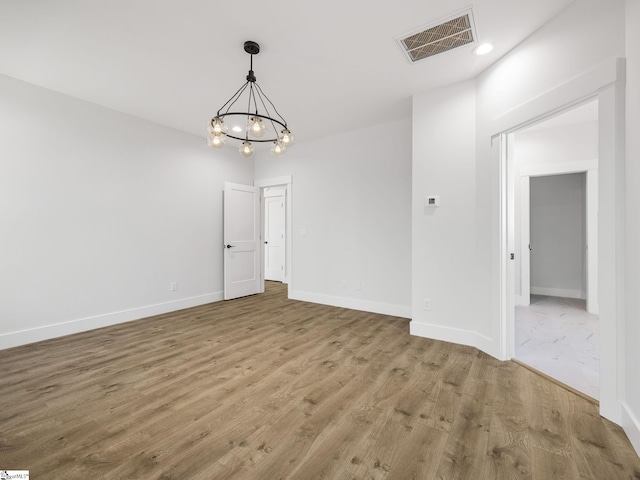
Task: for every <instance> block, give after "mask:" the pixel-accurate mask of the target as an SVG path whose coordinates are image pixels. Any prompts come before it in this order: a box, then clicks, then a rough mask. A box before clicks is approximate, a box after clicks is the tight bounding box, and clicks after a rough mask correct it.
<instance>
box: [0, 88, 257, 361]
mask: <svg viewBox="0 0 640 480" xmlns="http://www.w3.org/2000/svg"><path fill="white" fill-rule="evenodd" d="M0 105H2V108H0V218H2V225H1V227H0V228H1V230H2V231H1V234H0V251H2V252H3V254H2V255H0V271H1V272H2V275H1V276H0V292H2V294H1V295H2V301H0V319H1V321H0V348H7V347H10V346H14V345H18V344H22V343H28V342H32V341H36V340H40V339H44V338H49V337H53V336H58V335H63V334H68V333H73V332H77V331H82V330H87V329H90V328H95V327H98V326H103V325H108V324H112V323H117V322H120V321H126V320H131V319H135V318H141V317H144V316H148V315H151V314H154V313H159V312H165V311H171V310H176V309H179V308H184V307H186V306H191V305H195V304H200V303H206V302H210V301H214V300H217V299H220V298H221V297H220V292H221V290H222V249H221V244H222V193H221V192H222V184H223V182H224V181H225V180H226V181H234V182H240V183H251V182H252V179H253V163H252V162H251V161H246V160H242V159H239V158H235V156H233V157H230V158H223V157H222V156H221V155H225V154H224V153H223V154H221V153H220V152H217V151H216V152H214V151H212V150H210V149H208V147H207V146H206V142H205V141H203V139H202V138H199V137H195V136H193V135H189V134H184V133H181V132H177V131H175V130H172V129H169V128H165V127H162V126H159V125H156V124H153V123H149V122H146V121H143V120H140V119H137V118H134V117H131V116H127V115H124V114H121V113H118V112H115V111H112V110H108V109H105V108H102V107H99V106H96V105H94V104H90V103H87V102H83V101H80V100H77V99H74V98H71V97H68V96H65V95H61V94H58V93H54V92H52V91H49V90H45V89H43V88H40V87H36V86H33V85H30V84H27V83H24V82H21V81H19V80H15V79H12V78H9V77H6V76H0ZM170 282H177V287H178V288H177V290H176V291H170V288H169V287H170Z"/></svg>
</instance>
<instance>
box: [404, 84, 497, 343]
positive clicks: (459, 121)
mask: <svg viewBox="0 0 640 480" xmlns="http://www.w3.org/2000/svg"><path fill="white" fill-rule="evenodd" d="M413 112H414V115H413V178H412V182H413V183H412V192H413V193H412V198H413V200H412V202H413V203H412V205H413V208H412V210H413V215H412V216H413V231H412V252H413V254H412V279H413V282H412V322H411V333H412V334H414V335H421V336H425V337H431V338H438V339H447V340H449V341H457V342H459V343H469V344H472V345H479V344H484V342H487V341H489V339H488V337H487V335H488V334H490V333H491V329H490V328H491V326H490V323H489V322H487V321H484V322H477V318H476V312H475V308H476V303H477V298H476V285H477V281H478V280H479V279H478V278H477V271H476V259H477V256H478V255H479V254H480V255H481V252H478V251H477V250H476V244H475V237H476V209H475V205H476V169H477V165H476V158H475V154H476V143H475V128H476V127H475V118H476V92H475V82H474V81H467V82H462V83H458V84H455V85H451V86H447V87H444V88H440V89H437V90H434V91H431V92H428V93H425V94H422V95H416V96H414V98H413ZM431 195H439V196H440V207H437V208H434V207H426V204H425V200H426V197H427V196H431ZM485 281H486V279H485ZM425 299H428V300H431V302H430V310H426V309H425ZM470 327H471V328H470ZM484 346H485V348H487V346H486V345H484Z"/></svg>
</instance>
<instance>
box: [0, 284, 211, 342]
mask: <svg viewBox="0 0 640 480" xmlns="http://www.w3.org/2000/svg"><path fill="white" fill-rule="evenodd" d="M222 299H223V293H222V292H214V293H207V294H205V295H198V296H196V297H189V298H182V299H180V300H173V301H171V302H165V303H158V304H155V305H147V306H144V307H138V308H132V309H129V310H122V311H119V312H112V313H106V314H103V315H96V316H93V317H86V318H79V319H76V320H71V321H68V322H61V323H56V324H53V325H45V326H42V327H38V328H31V329H28V330H20V331H17V332H9V333H4V334H0V350H4V349H6V348H12V347H17V346H20V345H26V344H28V343H34V342H40V341H42V340H48V339H50V338H56V337H62V336H65V335H71V334H73V333H80V332H86V331H87V330H93V329H96V328H102V327H108V326H109V325H116V324H118V323H124V322H130V321H132V320H139V319H141V318H145V317H151V316H153V315H160V314H163V313H168V312H174V311H176V310H182V309H185V308H190V307H197V306H199V305H204V304H206V303H213V302H218V301H221V300H222Z"/></svg>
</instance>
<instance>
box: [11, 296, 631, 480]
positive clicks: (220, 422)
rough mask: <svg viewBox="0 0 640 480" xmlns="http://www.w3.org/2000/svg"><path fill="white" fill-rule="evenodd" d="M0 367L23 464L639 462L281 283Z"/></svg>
mask: <svg viewBox="0 0 640 480" xmlns="http://www.w3.org/2000/svg"><path fill="white" fill-rule="evenodd" d="M0 371H1V378H0V469H8V470H10V469H15V470H18V469H24V470H29V471H30V474H31V478H34V479H44V478H56V479H65V480H67V479H82V480H87V479H91V480H93V479H105V480H106V479H109V480H113V479H164V480H168V479H207V480H210V479H285V478H286V479H305V480H306V479H320V478H324V479H459V478H460V479H462V478H473V479H503V478H504V479H507V478H508V479H544V480H549V479H594V480H603V479H606V480H613V479H633V478H636V479H637V478H640V461H639V459H638V457H637V455H636V454H635V452H634V451H633V449H632V447H631V445H630V444H629V441H628V440H627V438H626V437H625V435H624V433H623V432H622V430H621V429H620V428H618V427H617V426H615V425H613V424H612V423H610V422H608V421H607V420H605V419H603V418H601V417H600V416H599V415H598V411H597V406H595V405H593V404H592V403H590V402H588V401H585V400H584V399H583V398H580V397H578V396H576V395H574V394H572V393H571V392H569V391H567V390H565V389H563V388H562V387H560V386H558V385H555V384H553V383H551V382H549V381H548V380H546V379H544V378H543V377H540V376H538V375H536V374H535V373H533V372H531V371H529V370H527V369H526V368H523V367H522V366H520V365H517V364H516V363H514V362H499V361H497V360H495V359H493V358H491V357H489V356H487V355H485V354H483V353H480V352H478V351H477V350H475V349H473V348H468V347H462V346H458V345H453V344H448V343H443V342H438V341H434V340H429V339H425V338H418V337H411V336H409V321H408V320H406V319H400V318H395V317H389V316H384V315H375V314H370V313H365V312H359V311H353V310H345V309H340V308H334V307H328V306H322V305H315V304H310V303H304V302H297V301H290V300H287V299H286V293H285V290H284V286H283V285H281V284H273V283H269V285H268V288H267V292H266V293H265V294H264V295H260V296H254V297H247V298H244V299H239V300H232V301H228V302H220V303H215V304H211V305H205V306H202V307H196V308H191V309H188V310H183V311H180V312H174V313H171V314H166V315H160V316H156V317H151V318H147V319H144V320H139V321H136V322H130V323H127V324H121V325H116V326H112V327H108V328H103V329H99V330H94V331H90V332H85V333H81V334H77V335H72V336H68V337H63V338H58V339H53V340H48V341H45V342H40V343H37V344H32V345H27V346H23V347H18V348H13V349H9V350H4V351H0Z"/></svg>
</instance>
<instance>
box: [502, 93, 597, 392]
mask: <svg viewBox="0 0 640 480" xmlns="http://www.w3.org/2000/svg"><path fill="white" fill-rule="evenodd" d="M597 132H598V103H597V101H596V100H593V101H591V102H589V103H586V104H583V105H581V106H579V107H576V108H574V109H572V110H569V111H566V112H564V113H562V114H560V115H557V116H555V117H553V118H551V119H548V120H546V121H544V122H541V123H538V124H536V125H535V126H533V127H531V128H526V129H522V130H518V131H516V132H514V133H512V134H510V135H509V136H508V139H507V142H508V145H507V151H508V157H509V164H508V169H509V170H510V172H511V175H509V182H508V183H509V184H508V185H507V189H508V190H509V192H510V193H509V195H508V197H509V205H508V207H509V209H510V210H511V213H510V214H509V223H510V226H509V232H510V236H511V244H512V251H513V252H514V256H513V259H514V262H512V263H513V294H514V297H513V298H514V305H513V308H514V311H513V315H512V318H513V322H514V324H513V330H512V331H513V333H514V350H513V356H514V357H515V358H516V359H518V360H520V361H522V362H523V363H526V364H527V365H529V366H531V367H533V368H535V369H537V370H539V371H541V372H543V373H545V374H547V375H549V376H551V377H554V378H556V379H557V380H559V381H561V382H562V383H564V384H566V385H568V386H570V387H572V388H574V389H576V390H578V391H580V392H582V393H584V394H586V395H588V396H590V397H593V398H596V399H598V398H599V384H600V380H599V322H598V315H597V314H598V282H597V277H598V275H597V272H598V248H597V238H598V225H597V218H598V215H597V205H598V195H597V185H598V180H597V175H598V161H597V157H598V135H597Z"/></svg>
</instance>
